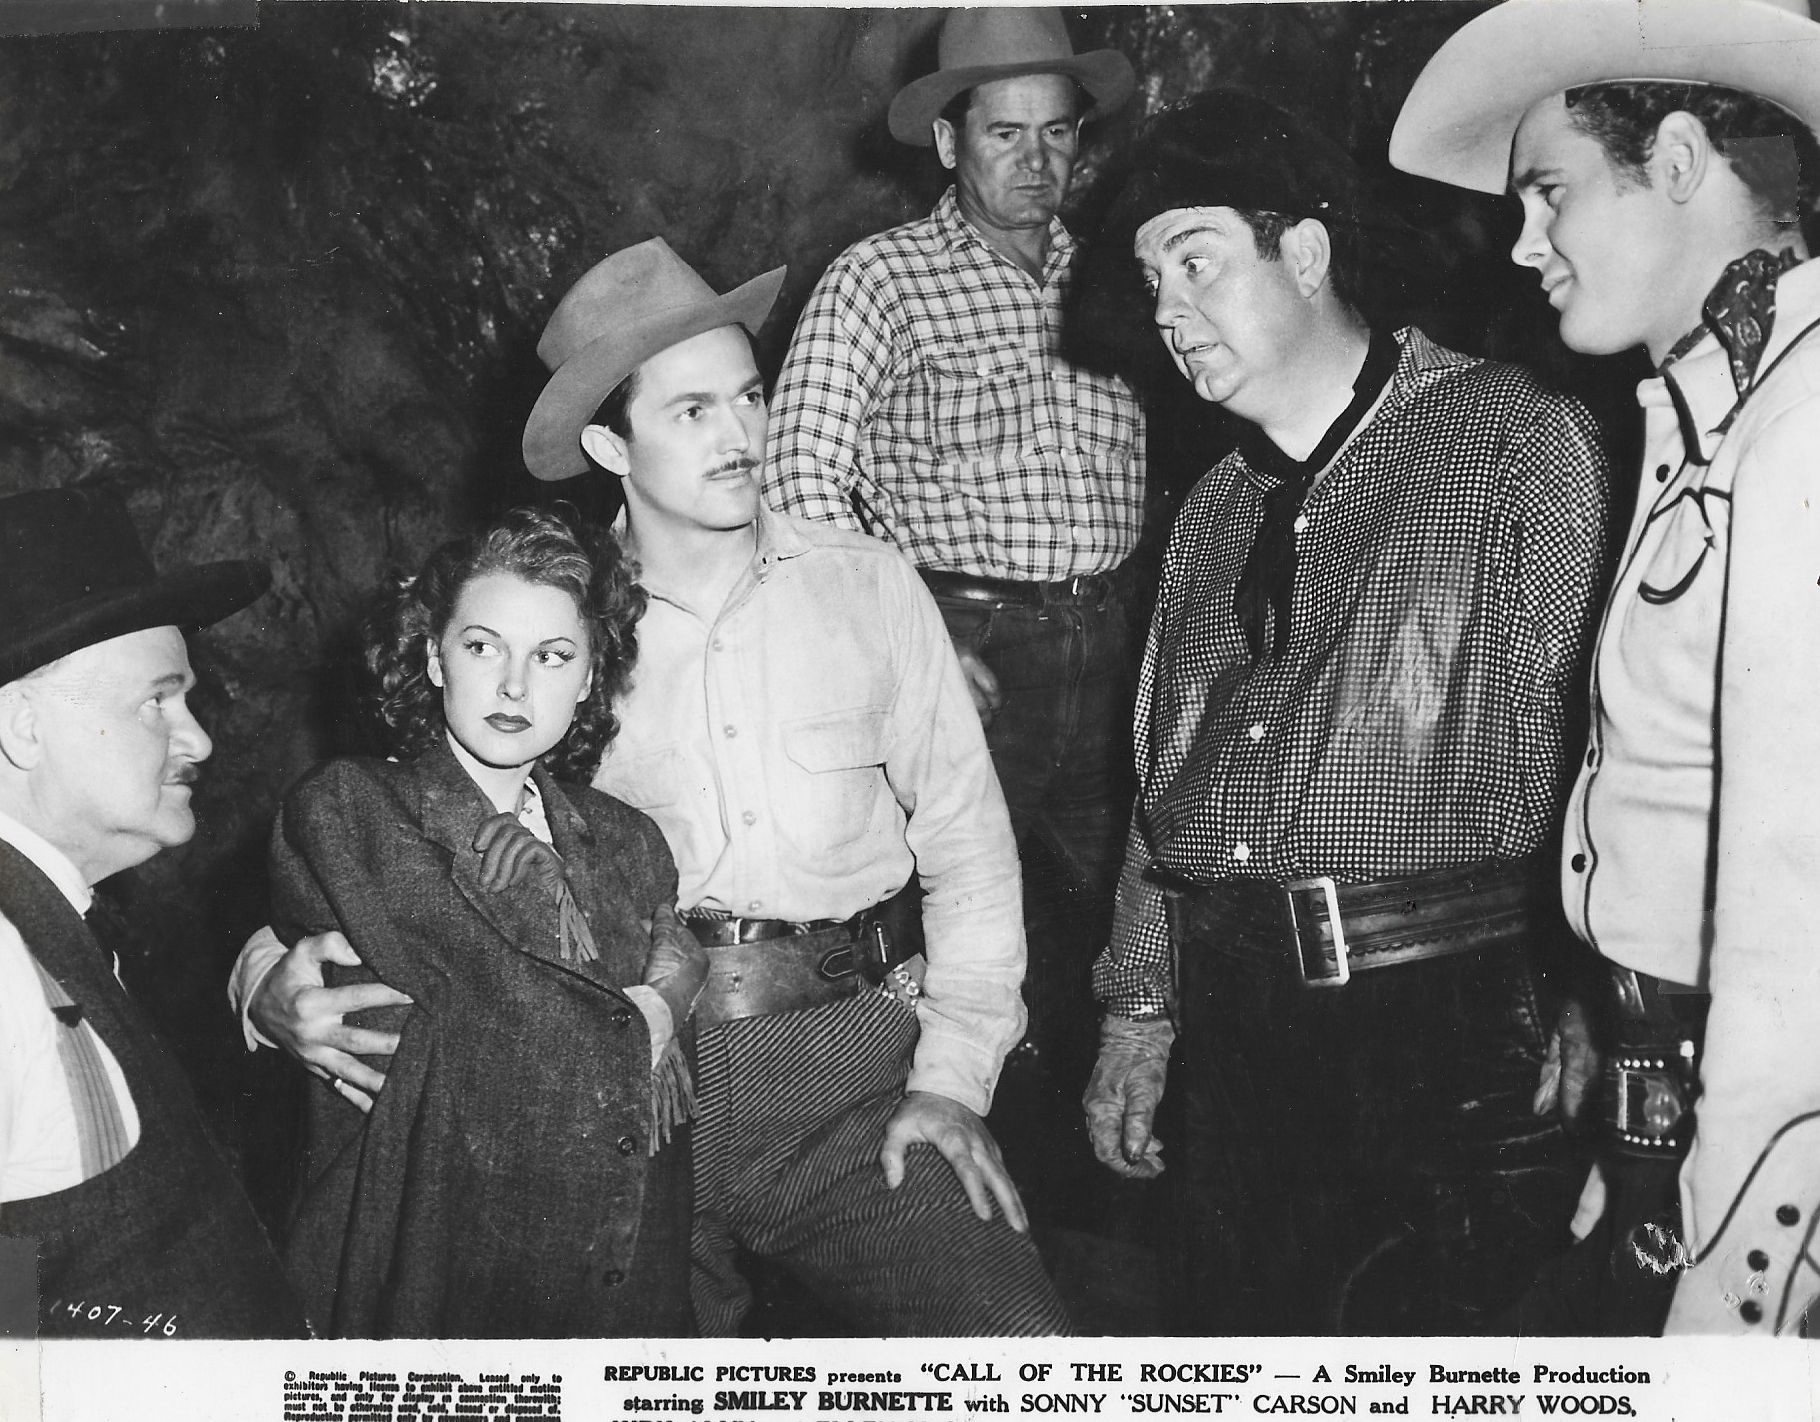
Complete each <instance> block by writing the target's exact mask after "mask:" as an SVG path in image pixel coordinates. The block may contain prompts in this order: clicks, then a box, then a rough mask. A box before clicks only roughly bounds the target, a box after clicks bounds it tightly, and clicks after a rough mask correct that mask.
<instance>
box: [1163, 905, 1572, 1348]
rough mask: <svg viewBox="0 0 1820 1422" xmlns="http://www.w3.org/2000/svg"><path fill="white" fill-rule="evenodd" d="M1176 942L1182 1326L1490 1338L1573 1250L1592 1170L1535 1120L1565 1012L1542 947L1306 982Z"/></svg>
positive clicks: (1210, 946)
mask: <svg viewBox="0 0 1820 1422" xmlns="http://www.w3.org/2000/svg"><path fill="white" fill-rule="evenodd" d="M1178 948H1179V952H1180V956H1181V970H1180V975H1181V1003H1180V1014H1181V1043H1180V1045H1181V1049H1182V1070H1181V1073H1180V1076H1179V1077H1178V1082H1179V1084H1180V1085H1181V1087H1182V1089H1183V1095H1184V1099H1183V1115H1184V1123H1183V1140H1182V1142H1181V1145H1180V1147H1179V1148H1178V1149H1177V1150H1176V1151H1175V1154H1176V1156H1177V1158H1178V1159H1179V1160H1180V1162H1181V1169H1180V1175H1179V1178H1178V1181H1177V1189H1178V1192H1179V1193H1178V1201H1179V1210H1180V1214H1181V1226H1182V1229H1181V1233H1182V1246H1183V1260H1184V1266H1185V1270H1186V1279H1185V1284H1186V1288H1185V1290H1184V1299H1185V1307H1186V1311H1187V1313H1188V1315H1189V1316H1188V1317H1186V1318H1184V1319H1183V1320H1182V1322H1183V1324H1184V1325H1185V1327H1184V1328H1183V1330H1182V1331H1185V1332H1191V1333H1210V1334H1222V1333H1232V1334H1315V1335H1321V1334H1364V1335H1370V1334H1383V1335H1406V1334H1430V1333H1444V1334H1462V1333H1475V1332H1481V1331H1484V1330H1486V1329H1487V1328H1488V1327H1490V1325H1491V1321H1492V1320H1493V1319H1495V1318H1496V1317H1497V1316H1498V1315H1499V1313H1500V1312H1501V1311H1502V1310H1503V1309H1505V1308H1507V1307H1509V1306H1510V1305H1511V1304H1512V1303H1513V1302H1514V1301H1515V1300H1516V1299H1517V1298H1518V1297H1519V1296H1520V1295H1521V1294H1522V1292H1523V1290H1524V1288H1525V1287H1526V1286H1527V1284H1528V1283H1529V1280H1530V1278H1531V1277H1532V1275H1533V1274H1534V1272H1535V1270H1536V1269H1537V1268H1538V1267H1539V1266H1540V1264H1541V1263H1542V1261H1543V1260H1545V1259H1546V1258H1548V1257H1550V1256H1551V1255H1553V1254H1555V1253H1557V1252H1559V1251H1560V1250H1561V1249H1562V1248H1564V1247H1565V1246H1566V1245H1567V1243H1568V1242H1569V1241H1568V1237H1567V1221H1568V1219H1569V1217H1570V1215H1571V1214H1572V1210H1573V1203H1574V1198H1575V1194H1576V1192H1577V1190H1578V1188H1579V1185H1580V1180H1581V1175H1582V1173H1583V1169H1584V1167H1583V1165H1582V1164H1581V1163H1579V1162H1577V1161H1576V1160H1575V1158H1574V1153H1573V1151H1572V1150H1571V1149H1570V1147H1569V1145H1568V1142H1567V1140H1566V1138H1565V1137H1564V1135H1563V1134H1562V1132H1561V1131H1560V1130H1559V1128H1558V1127H1556V1126H1554V1125H1553V1124H1552V1123H1548V1122H1544V1121H1541V1120H1538V1119H1537V1118H1536V1117H1535V1116H1534V1115H1533V1114H1532V1113H1531V1110H1530V1100H1531V1097H1532V1095H1533V1093H1534V1091H1535V1086H1536V1080H1537V1073H1538V1071H1539V1068H1540V1065H1541V1061H1542V1056H1543V1053H1544V1051H1545V1048H1546V1043H1547V1033H1548V1030H1549V1027H1550V1026H1552V1023H1553V1012H1552V1010H1549V1009H1547V1008H1545V1006H1544V1004H1543V1003H1542V1002H1540V1001H1539V999H1538V982H1537V977H1536V974H1535V973H1534V971H1533V970H1532V967H1531V964H1530V961H1529V956H1528V954H1527V953H1526V952H1525V951H1524V950H1522V949H1520V948H1492V949H1486V950H1483V951H1481V952H1478V953H1471V954H1463V955H1459V956H1455V957H1451V958H1441V959H1434V960H1430V961H1427V962H1419V963H1412V964H1405V965H1401V966H1397V967H1389V968H1383V969H1379V970H1376V971H1371V972H1366V973H1361V974H1359V975H1358V976H1356V977H1355V978H1354V979H1353V981H1352V982H1350V983H1348V984H1347V985H1345V986H1344V987H1328V988H1318V989H1310V988H1306V987H1304V986H1302V985H1301V984H1300V982H1299V981H1296V980H1294V979H1293V977H1292V976H1291V975H1290V973H1289V971H1288V968H1287V964H1284V965H1282V969H1283V970H1281V971H1278V970H1276V968H1275V967H1274V966H1272V967H1266V966H1264V965H1262V964H1259V963H1253V962H1241V961H1238V960H1236V959H1234V958H1230V957H1227V956H1224V955H1222V954H1221V953H1220V951H1219V945H1218V944H1215V943H1212V942H1208V941H1196V940H1194V939H1190V940H1188V941H1183V942H1180V943H1179V944H1178Z"/></svg>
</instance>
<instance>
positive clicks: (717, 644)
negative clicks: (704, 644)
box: [708, 637, 726, 652]
mask: <svg viewBox="0 0 1820 1422" xmlns="http://www.w3.org/2000/svg"><path fill="white" fill-rule="evenodd" d="M708 645H709V646H710V647H712V648H714V650H715V651H717V652H718V651H720V650H721V648H722V647H724V646H725V645H726V643H724V642H722V641H721V640H720V638H718V637H716V638H715V639H714V640H713V641H712V642H710V643H709V644H708Z"/></svg>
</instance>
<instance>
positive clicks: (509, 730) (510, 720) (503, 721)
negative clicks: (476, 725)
mask: <svg viewBox="0 0 1820 1422" xmlns="http://www.w3.org/2000/svg"><path fill="white" fill-rule="evenodd" d="M487 724H488V725H489V726H491V727H492V728H493V729H494V730H495V731H502V732H504V733H505V734H507V735H512V734H514V733H515V732H518V731H528V730H530V729H531V723H530V722H529V721H527V720H525V718H524V717H523V716H510V715H507V714H506V713H505V712H504V711H495V712H494V713H493V714H492V715H491V716H489V717H487Z"/></svg>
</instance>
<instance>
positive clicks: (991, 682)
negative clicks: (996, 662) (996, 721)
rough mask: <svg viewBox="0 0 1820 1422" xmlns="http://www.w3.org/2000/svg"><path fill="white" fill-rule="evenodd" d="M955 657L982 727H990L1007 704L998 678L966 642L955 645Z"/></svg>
mask: <svg viewBox="0 0 1820 1422" xmlns="http://www.w3.org/2000/svg"><path fill="white" fill-rule="evenodd" d="M954 655H955V656H956V657H957V658H958V659H959V661H960V664H961V676H962V677H963V678H965V680H966V682H967V691H968V694H970V695H971V696H972V697H973V709H974V710H975V711H977V712H979V718H980V725H982V726H990V725H991V724H992V718H993V717H994V716H996V715H998V713H999V708H1000V707H1001V706H1003V705H1004V704H1005V695H1004V693H1003V692H1002V691H1000V690H999V686H998V677H996V676H995V675H993V672H992V668H991V667H989V666H987V665H986V664H985V662H984V661H982V660H981V659H980V654H979V653H978V652H976V651H974V650H973V648H972V647H970V646H968V645H967V644H966V643H965V642H956V643H955V644H954Z"/></svg>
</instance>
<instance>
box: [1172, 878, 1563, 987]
mask: <svg viewBox="0 0 1820 1422" xmlns="http://www.w3.org/2000/svg"><path fill="white" fill-rule="evenodd" d="M1151 877H1152V878H1153V879H1155V880H1156V881H1157V882H1158V883H1160V884H1162V886H1163V887H1164V889H1165V890H1166V891H1167V897H1168V904H1169V921H1170V928H1171V930H1172V933H1173V936H1174V939H1175V941H1176V942H1177V943H1178V944H1179V943H1182V942H1184V941H1188V940H1192V941H1194V942H1197V943H1200V944H1205V945H1207V946H1208V947H1210V948H1211V949H1212V950H1213V951H1215V952H1219V953H1225V954H1227V955H1229V956H1234V957H1239V958H1243V959H1247V960H1250V961H1260V960H1262V961H1267V962H1271V963H1276V962H1286V963H1288V964H1289V965H1290V967H1291V970H1292V971H1293V972H1295V974H1296V975H1297V976H1298V977H1299V978H1300V980H1301V981H1302V983H1303V984H1305V985H1306V986H1308V987H1311V988H1321V987H1341V986H1343V985H1344V984H1346V983H1347V982H1349V981H1350V980H1351V978H1352V976H1353V974H1354V973H1362V972H1369V971H1372V970H1374V969H1378V968H1390V967H1396V966H1398V965H1401V964H1405V963H1419V962H1425V961H1427V960H1428V959H1430V958H1445V957H1449V956H1451V955H1453V954H1456V953H1475V952H1479V951H1482V950H1484V949H1487V948H1493V947H1500V946H1505V945H1510V944H1514V943H1518V942H1521V941H1522V940H1523V939H1524V938H1526V937H1527V936H1528V935H1529V934H1530V933H1531V932H1533V931H1534V929H1535V927H1536V925H1537V922H1538V919H1539V915H1540V910H1541V908H1542V906H1543V905H1546V904H1549V903H1551V902H1552V901H1553V900H1552V899H1551V898H1550V897H1549V894H1550V890H1551V886H1552V885H1553V883H1554V882H1555V881H1554V873H1553V866H1552V865H1551V864H1549V862H1548V861H1547V860H1545V859H1544V858H1543V857H1542V856H1539V855H1532V856H1530V857H1529V858H1526V859H1486V860H1481V861H1479V862H1477V863H1474V864H1466V865H1461V866H1459V867H1457V868H1450V869H1437V870H1433V871H1431V872H1428V873H1424V874H1416V875H1411V876H1409V877H1406V878H1399V879H1382V880H1377V881H1375V882H1372V883H1365V884H1341V883H1337V882H1335V881H1334V880H1333V879H1332V878H1330V877H1328V876H1327V875H1320V876H1318V877H1316V878H1310V879H1297V880H1293V881H1291V882H1289V883H1277V882H1274V881H1272V880H1268V879H1222V880H1219V881H1217V882H1215V883H1211V884H1196V883H1192V882H1189V881H1186V880H1181V879H1178V878H1176V877H1174V876H1172V875H1170V874H1169V873H1168V872H1167V871H1165V870H1160V869H1153V870H1152V871H1151Z"/></svg>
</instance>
